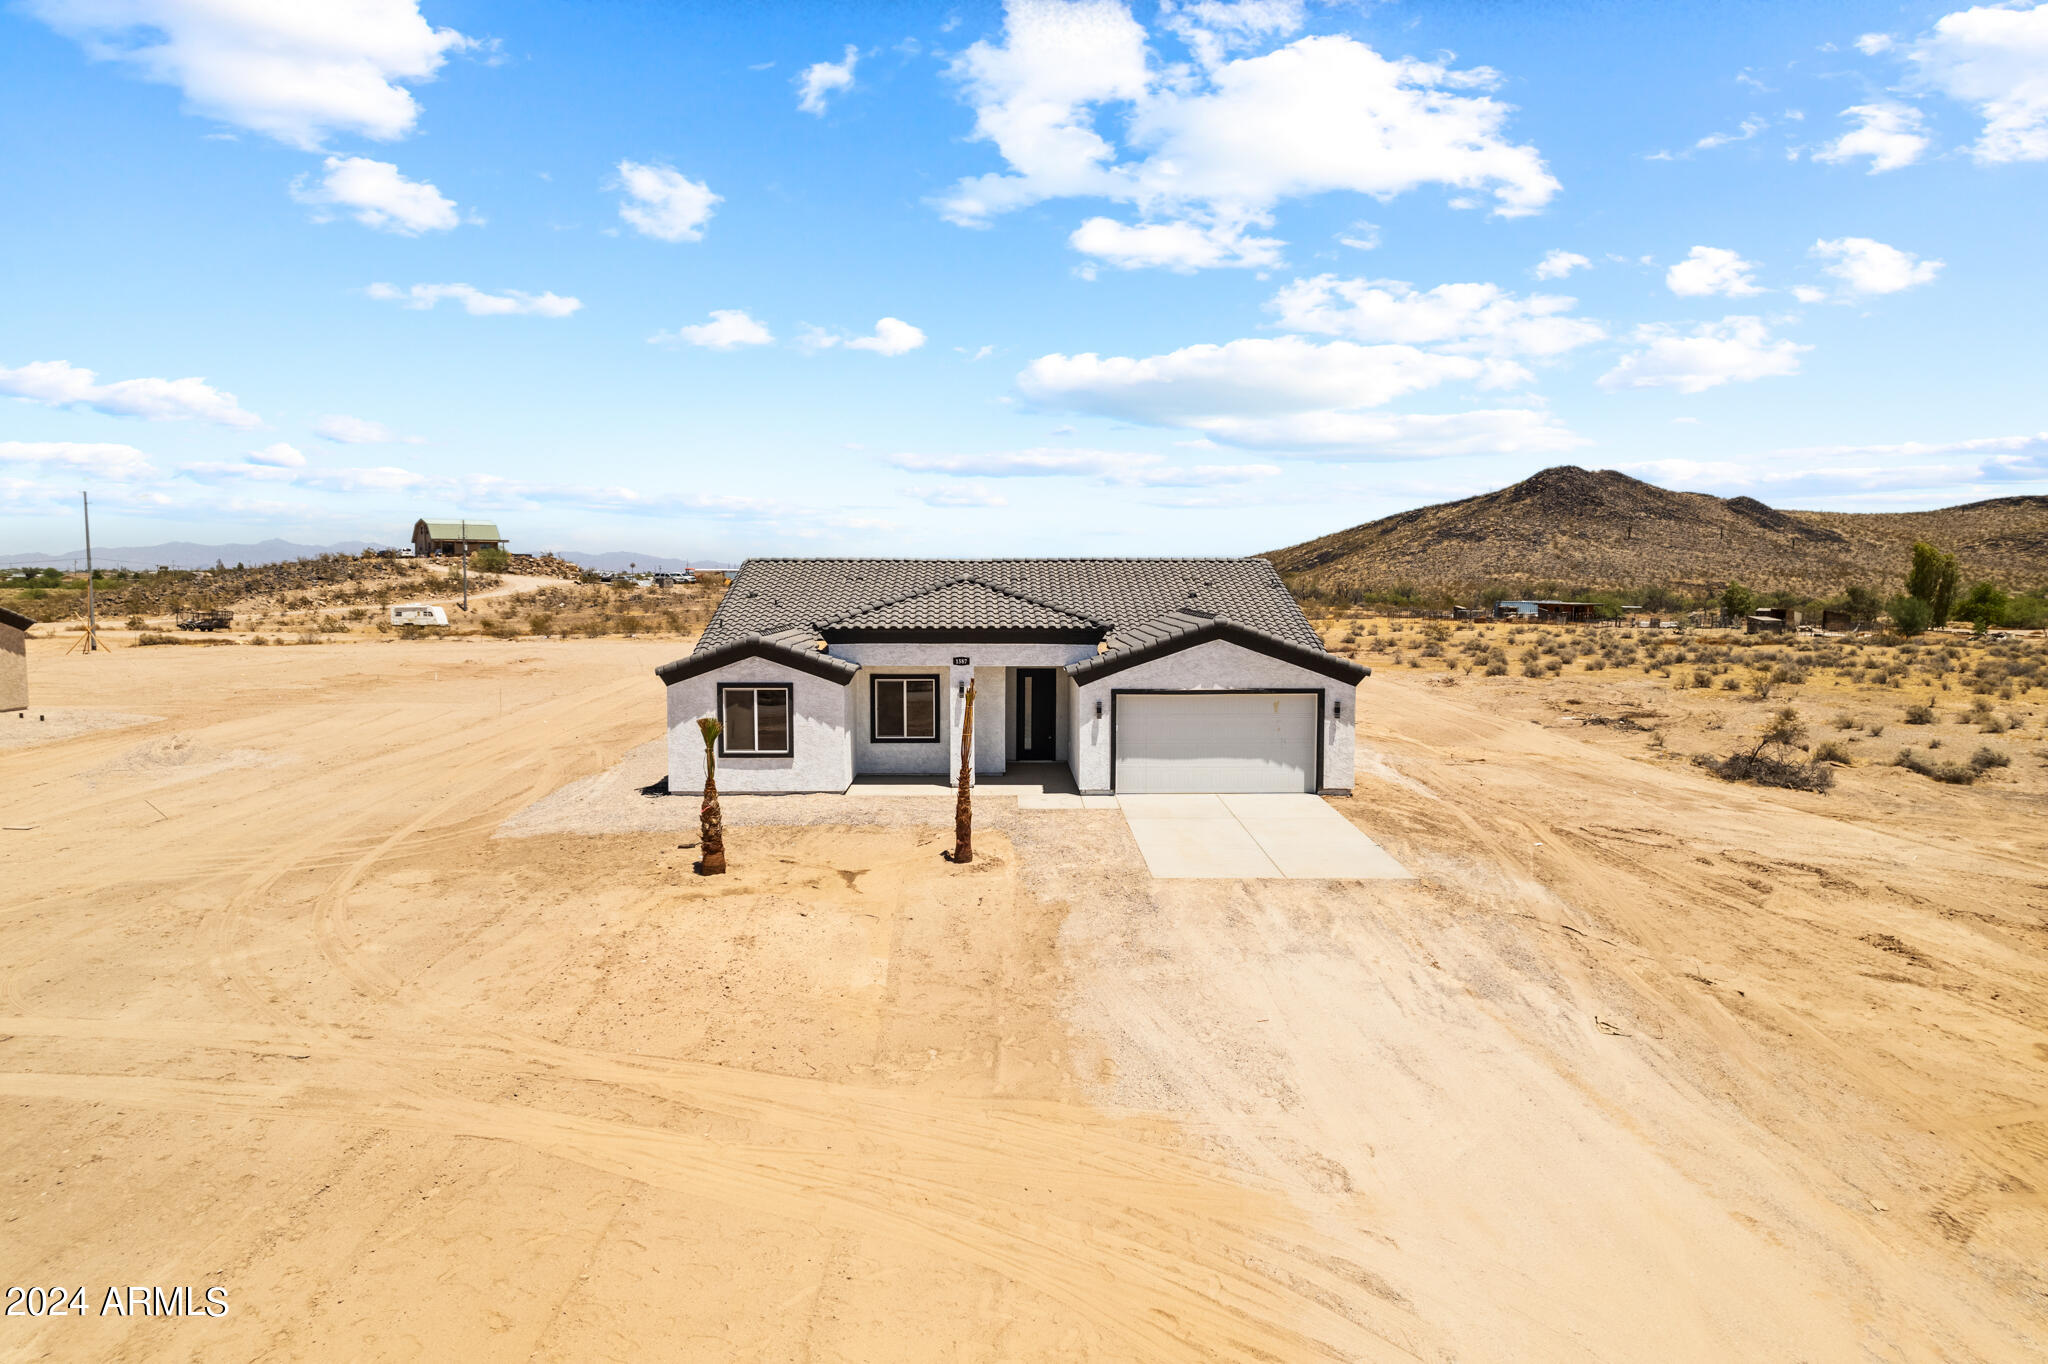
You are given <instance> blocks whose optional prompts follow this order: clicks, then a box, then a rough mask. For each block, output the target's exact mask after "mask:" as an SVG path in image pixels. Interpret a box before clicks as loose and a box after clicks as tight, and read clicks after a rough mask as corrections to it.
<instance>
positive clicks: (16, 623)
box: [0, 606, 36, 630]
mask: <svg viewBox="0 0 2048 1364" xmlns="http://www.w3.org/2000/svg"><path fill="white" fill-rule="evenodd" d="M35 623H36V621H35V617H33V616H24V615H22V614H21V612H19V611H10V610H8V609H7V608H6V607H4V606H0V625H11V626H13V627H14V628H15V629H17V630H26V629H28V627H29V626H31V625H34V624H35Z"/></svg>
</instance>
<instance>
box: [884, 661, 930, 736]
mask: <svg viewBox="0 0 2048 1364" xmlns="http://www.w3.org/2000/svg"><path fill="white" fill-rule="evenodd" d="M872 700H873V705H872V706H871V707H870V712H869V716H868V737H869V738H871V739H873V740H874V741H875V742H877V743H934V742H937V740H938V737H939V679H937V678H936V677H878V678H876V679H875V682H874V695H873V698H872Z"/></svg>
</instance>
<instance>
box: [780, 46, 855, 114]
mask: <svg viewBox="0 0 2048 1364" xmlns="http://www.w3.org/2000/svg"><path fill="white" fill-rule="evenodd" d="M859 60H860V49H858V48H856V47H855V46H854V45H853V44H852V43H848V44H847V45H846V55H845V56H844V57H842V58H840V59H839V60H838V61H836V62H814V63H813V64H811V65H810V66H807V67H805V68H804V69H803V74H802V75H800V76H798V77H797V78H796V88H797V101H796V107H797V108H799V109H801V110H803V111H804V112H805V113H807V114H818V115H821V116H822V115H823V114H824V112H825V101H826V99H827V98H828V97H829V96H831V95H832V94H834V93H835V92H837V91H841V90H851V89H853V67H854V63H855V62H857V61H859Z"/></svg>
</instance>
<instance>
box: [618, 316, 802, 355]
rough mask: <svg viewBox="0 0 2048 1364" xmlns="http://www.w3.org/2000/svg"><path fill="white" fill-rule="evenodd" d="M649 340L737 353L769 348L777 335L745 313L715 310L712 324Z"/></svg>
mask: <svg viewBox="0 0 2048 1364" xmlns="http://www.w3.org/2000/svg"><path fill="white" fill-rule="evenodd" d="M647 339H648V340H649V341H652V342H655V343H657V344H660V343H667V342H675V341H683V342H687V343H688V344H690V345H692V346H705V347H708V348H709V349H711V350H737V349H739V348H740V347H741V346H765V345H768V344H769V343H770V342H772V341H774V340H775V334H774V333H773V332H771V331H769V330H768V329H767V328H766V327H764V326H762V325H761V324H760V323H759V322H756V321H755V320H754V319H753V318H752V317H750V316H748V314H747V312H746V310H745V309H742V308H713V309H712V310H711V320H710V321H709V322H699V323H697V324H696V325H695V326H689V327H677V328H676V329H675V330H674V331H672V332H656V333H655V334H654V335H652V336H650V337H648V338H647Z"/></svg>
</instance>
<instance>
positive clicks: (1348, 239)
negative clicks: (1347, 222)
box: [1337, 218, 1380, 251]
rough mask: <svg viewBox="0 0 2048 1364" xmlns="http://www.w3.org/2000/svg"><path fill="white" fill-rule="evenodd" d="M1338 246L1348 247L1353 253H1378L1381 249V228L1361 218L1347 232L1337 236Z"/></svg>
mask: <svg viewBox="0 0 2048 1364" xmlns="http://www.w3.org/2000/svg"><path fill="white" fill-rule="evenodd" d="M1337 244H1338V245H1339V246H1348V247H1350V248H1351V249H1352V250H1353V251H1377V250H1379V249H1380V227H1379V224H1378V223H1369V222H1367V221H1366V220H1365V219H1363V218H1360V219H1359V220H1358V221H1357V222H1355V223H1353V224H1351V226H1350V227H1349V228H1347V229H1346V230H1344V231H1342V232H1339V233H1338V234H1337Z"/></svg>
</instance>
